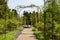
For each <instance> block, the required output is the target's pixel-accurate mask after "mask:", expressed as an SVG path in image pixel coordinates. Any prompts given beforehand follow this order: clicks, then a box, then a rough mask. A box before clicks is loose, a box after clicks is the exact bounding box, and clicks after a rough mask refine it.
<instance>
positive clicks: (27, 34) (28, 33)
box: [16, 28, 37, 40]
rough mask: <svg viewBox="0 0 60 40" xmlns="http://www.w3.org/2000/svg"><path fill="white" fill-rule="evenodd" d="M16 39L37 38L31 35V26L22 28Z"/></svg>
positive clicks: (33, 39) (29, 39)
mask: <svg viewBox="0 0 60 40" xmlns="http://www.w3.org/2000/svg"><path fill="white" fill-rule="evenodd" d="M16 40H37V39H36V37H35V36H34V35H33V31H32V28H24V30H23V31H22V34H20V35H19V36H18V38H17V39H16Z"/></svg>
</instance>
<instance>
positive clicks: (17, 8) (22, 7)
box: [15, 4, 41, 12]
mask: <svg viewBox="0 0 60 40" xmlns="http://www.w3.org/2000/svg"><path fill="white" fill-rule="evenodd" d="M33 7H36V8H37V11H38V12H40V11H41V8H40V7H39V6H36V5H34V4H31V5H29V6H21V5H19V6H16V7H15V9H16V10H17V11H18V12H21V11H22V9H24V8H33ZM20 8H21V9H20ZM19 9H20V10H19Z"/></svg>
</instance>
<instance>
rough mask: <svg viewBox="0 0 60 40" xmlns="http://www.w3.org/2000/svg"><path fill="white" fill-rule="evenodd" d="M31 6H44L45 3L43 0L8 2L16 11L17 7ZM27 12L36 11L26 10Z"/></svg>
mask: <svg viewBox="0 0 60 40" xmlns="http://www.w3.org/2000/svg"><path fill="white" fill-rule="evenodd" d="M30 4H35V5H38V6H41V5H42V6H43V4H44V2H43V0H9V1H8V6H9V8H10V9H14V8H15V7H16V6H17V5H25V6H27V5H30ZM26 10H27V11H28V10H30V11H32V10H35V9H26Z"/></svg>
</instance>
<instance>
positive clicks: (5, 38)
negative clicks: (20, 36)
mask: <svg viewBox="0 0 60 40" xmlns="http://www.w3.org/2000/svg"><path fill="white" fill-rule="evenodd" d="M22 29H23V28H22V27H19V28H17V29H16V30H14V31H11V32H9V33H7V34H3V35H0V40H15V36H16V34H17V33H18V32H19V31H20V30H22Z"/></svg>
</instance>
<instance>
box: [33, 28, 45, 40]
mask: <svg viewBox="0 0 60 40" xmlns="http://www.w3.org/2000/svg"><path fill="white" fill-rule="evenodd" d="M33 31H34V34H35V35H36V38H38V40H44V36H43V33H42V32H41V31H38V29H37V28H34V29H33Z"/></svg>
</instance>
